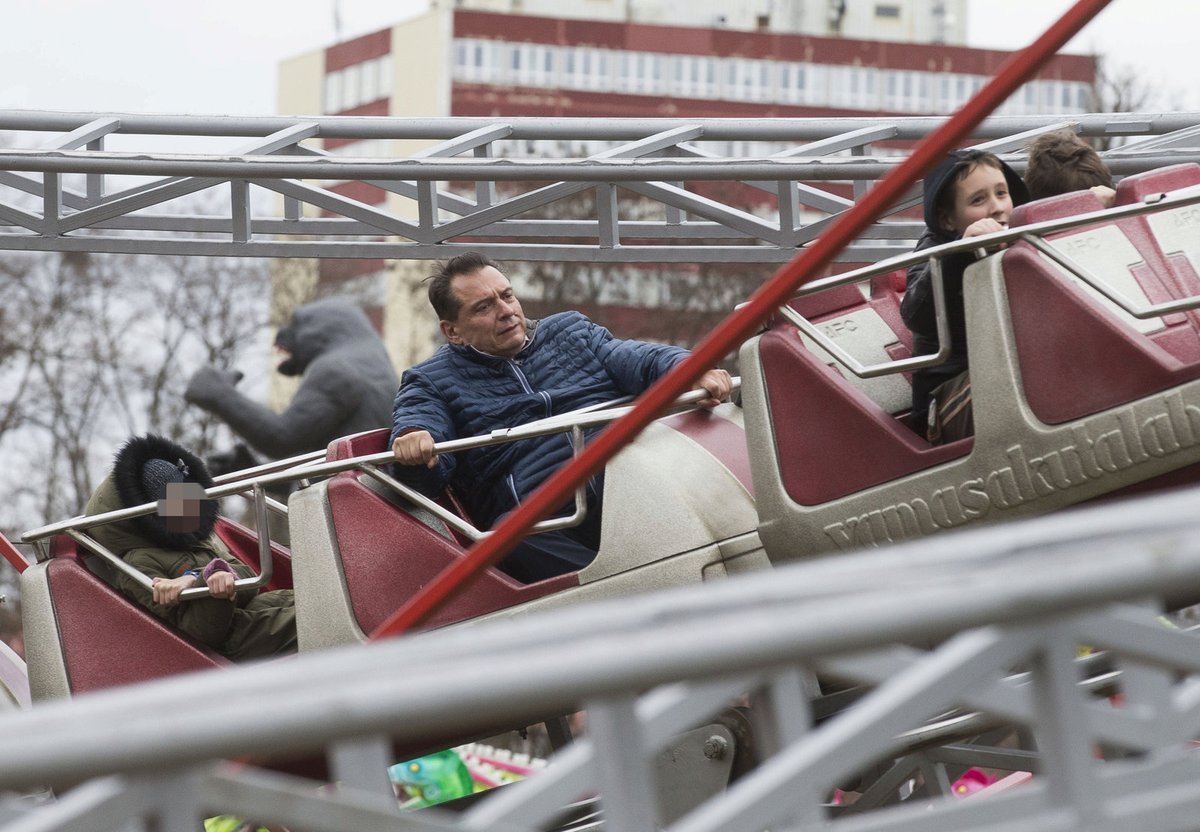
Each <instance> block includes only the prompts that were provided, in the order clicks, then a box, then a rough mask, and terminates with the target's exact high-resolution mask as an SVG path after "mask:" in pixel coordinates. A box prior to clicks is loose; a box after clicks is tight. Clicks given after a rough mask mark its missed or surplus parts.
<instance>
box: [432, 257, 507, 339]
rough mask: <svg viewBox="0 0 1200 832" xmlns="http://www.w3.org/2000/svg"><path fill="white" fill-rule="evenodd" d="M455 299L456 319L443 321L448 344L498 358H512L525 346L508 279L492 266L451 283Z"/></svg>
mask: <svg viewBox="0 0 1200 832" xmlns="http://www.w3.org/2000/svg"><path fill="white" fill-rule="evenodd" d="M450 289H451V291H453V292H454V296H455V297H456V298H458V301H459V307H458V317H457V318H455V320H453V321H442V322H441V327H442V334H443V335H445V336H446V340H447V341H449V342H450V343H451V344H460V345H465V346H470V347H474V348H475V349H477V350H479V351H480V352H486V353H487V354H488V355H495V356H499V357H500V358H512V357H513V356H515V355H516V354H517V353H519V352H520V351H521V348H522V347H523V346H525V315H524V314H523V313H522V312H521V303H520V301H518V300H517V298H516V295H514V294H513V290H512V286H511V285H510V284H509V282H508V278H507V277H505V276H504V275H503V274H501V273H500V272H499V270H497V269H495V268H493V267H492V266H484V267H483V268H482V269H479V270H478V271H474V272H471V273H470V274H460V275H458V276H457V277H455V278H454V279H453V280H451V281H450Z"/></svg>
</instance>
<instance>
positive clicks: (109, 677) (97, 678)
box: [46, 535, 229, 695]
mask: <svg viewBox="0 0 1200 832" xmlns="http://www.w3.org/2000/svg"><path fill="white" fill-rule="evenodd" d="M52 551H53V552H54V555H55V556H54V557H53V558H52V559H51V560H50V561H49V562H48V563H47V564H46V581H47V586H48V588H49V591H50V597H51V600H52V603H53V606H54V622H55V627H56V629H57V637H58V640H59V644H60V646H61V649H62V655H63V662H64V664H65V667H66V671H67V679H68V683H69V685H70V690H71V693H72V694H73V695H74V694H79V693H87V692H88V691H94V690H103V689H105V688H111V687H117V686H119V685H129V684H134V683H136V682H145V681H148V680H150V679H157V678H160V677H163V676H171V675H174V674H177V673H186V672H188V671H192V670H203V669H206V668H210V667H219V666H224V665H228V664H229V660H228V659H225V658H224V657H222V656H220V655H218V654H216V653H215V652H213V651H211V650H209V649H208V648H206V647H203V646H201V645H198V644H196V643H195V642H193V641H192V640H191V639H189V638H188V637H187V636H185V635H183V634H181V633H180V632H178V631H177V630H175V629H173V628H172V627H169V626H168V625H167V624H165V623H163V622H162V621H160V620H159V619H158V618H156V617H154V615H152V614H151V613H150V612H149V611H148V610H146V609H145V608H143V607H142V606H141V605H139V604H137V603H136V602H134V601H131V600H129V599H128V598H126V597H125V596H124V595H122V594H121V593H120V592H118V591H117V590H115V589H113V588H112V587H111V586H109V585H108V584H107V583H105V582H104V581H103V580H101V579H100V578H99V577H97V576H96V575H95V574H93V573H92V571H91V570H89V569H88V568H87V566H86V565H84V563H83V559H82V558H81V557H80V556H79V553H78V550H77V549H76V548H75V542H74V541H73V540H71V539H70V538H67V537H66V536H65V535H63V536H59V537H57V538H56V539H55V541H54V545H53V547H52Z"/></svg>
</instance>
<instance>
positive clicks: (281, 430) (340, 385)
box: [184, 298, 400, 470]
mask: <svg viewBox="0 0 1200 832" xmlns="http://www.w3.org/2000/svg"><path fill="white" fill-rule="evenodd" d="M275 347H276V349H278V350H280V351H281V352H282V353H283V354H284V358H283V360H282V361H281V362H280V364H279V367H278V369H279V372H281V373H283V374H284V375H289V376H299V375H303V376H304V380H303V381H302V382H301V383H300V389H299V390H297V391H296V395H295V396H294V397H293V398H292V401H291V403H290V404H289V405H288V407H287V409H286V410H284V411H283V412H282V413H276V412H274V411H273V410H271V409H270V408H268V407H266V406H264V405H261V404H259V403H258V402H255V401H252V400H251V399H249V398H247V397H246V396H244V395H242V394H241V393H239V392H238V391H237V390H236V389H234V385H235V384H237V382H238V380H239V379H240V378H241V374H240V373H237V372H232V371H227V370H220V369H217V368H215V367H202V368H201V369H200V370H197V371H196V373H195V375H193V376H192V378H191V380H190V381H189V382H188V386H187V390H186V391H185V393H184V398H185V399H187V400H188V401H189V402H191V403H192V404H194V405H197V406H198V407H201V408H203V409H205V410H207V411H210V412H211V413H215V414H216V415H217V416H219V417H220V418H221V419H222V420H223V421H224V422H225V423H226V424H228V425H229V427H230V428H232V429H233V431H234V432H235V433H237V434H238V435H240V436H241V437H242V438H243V439H245V440H246V442H248V443H249V444H250V446H251V447H252V448H254V449H255V450H256V451H258V452H259V453H262V454H265V455H266V456H268V457H271V458H273V459H283V458H285V457H290V456H297V455H299V454H303V453H307V452H309V451H316V450H320V449H321V448H324V447H325V446H326V445H328V444H329V443H330V442H331V441H332V440H334V439H336V438H338V437H339V436H346V435H348V434H352V433H359V432H360V431H365V430H373V429H375V428H382V427H387V426H389V425H391V422H392V402H393V400H394V399H395V396H396V389H397V388H398V387H399V385H400V382H399V379H397V377H396V371H395V370H394V369H393V368H392V363H391V361H390V360H389V359H388V356H387V352H386V350H384V347H383V341H382V340H380V338H379V335H378V334H377V333H376V332H375V328H374V327H373V326H372V325H371V322H370V320H368V319H367V316H366V314H365V313H364V312H363V311H362V309H360V308H359V307H358V306H356V305H354V304H353V303H350V302H349V301H346V300H341V299H338V298H333V299H328V300H320V301H317V302H315V303H309V304H305V305H304V306H300V307H297V309H296V311H295V312H294V313H293V314H292V320H291V323H290V324H288V325H287V326H285V327H283V328H282V329H280V330H279V332H278V334H276V336H275ZM237 464H242V463H237ZM231 470H232V469H231Z"/></svg>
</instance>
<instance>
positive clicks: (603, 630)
mask: <svg viewBox="0 0 1200 832" xmlns="http://www.w3.org/2000/svg"><path fill="white" fill-rule="evenodd" d="M1196 496H1197V492H1196V491H1194V490H1192V491H1187V492H1183V493H1179V494H1175V495H1171V496H1163V497H1157V498H1153V499H1150V500H1142V501H1138V502H1124V503H1119V504H1114V505H1110V506H1105V507H1101V508H1098V509H1092V510H1088V511H1082V512H1074V513H1069V514H1062V515H1055V516H1051V517H1047V518H1040V519H1038V520H1035V521H1030V522H1025V523H1020V524H1012V525H1008V526H1005V527H1004V528H1003V530H1002V533H999V532H998V531H997V530H995V529H981V530H976V531H974V532H970V533H963V534H953V535H950V534H947V535H944V536H940V537H938V538H934V539H930V540H924V541H921V542H920V543H918V544H914V545H906V546H903V547H896V548H893V549H889V550H886V551H877V552H872V553H867V554H862V555H853V556H843V557H839V558H836V559H829V560H826V561H814V562H809V563H805V564H801V565H798V566H793V567H787V568H782V569H777V570H774V571H772V572H771V573H770V574H765V573H764V574H759V575H752V576H745V577H742V578H737V579H730V580H729V581H726V582H722V583H719V584H715V585H711V586H705V587H702V588H689V589H687V590H684V591H675V592H671V593H669V594H659V595H654V596H644V597H635V598H626V599H621V600H619V601H617V602H614V603H606V604H597V605H590V606H586V607H579V608H575V609H569V610H562V611H558V612H554V613H550V614H546V615H543V616H538V617H535V618H530V619H525V620H509V621H504V622H499V623H493V624H491V625H489V626H488V627H486V628H474V627H472V628H453V629H451V630H447V631H442V632H435V633H428V634H424V635H418V636H414V637H411V638H408V639H404V640H399V641H391V642H384V643H378V644H374V645H371V646H368V647H365V648H364V647H355V648H348V649H343V650H337V651H330V652H326V653H319V654H310V655H304V656H301V657H299V658H298V659H296V660H294V661H286V662H272V663H267V664H262V665H258V666H254V667H243V668H237V669H232V670H228V671H219V672H211V673H207V674H203V675H196V676H191V677H187V678H173V679H167V680H162V681H159V682H154V683H150V684H146V685H142V686H139V687H137V688H127V689H123V690H119V691H111V692H102V693H99V694H92V695H88V696H84V697H79V698H77V699H74V700H71V701H64V702H59V703H49V702H47V703H42V704H40V705H39V706H38V707H37V708H36V709H34V710H32V711H28V712H9V713H7V714H4V715H2V716H0V737H3V738H4V748H5V753H4V754H3V755H2V756H0V792H3V791H6V790H16V789H23V788H29V787H31V786H37V785H52V786H56V787H59V788H61V789H62V791H61V793H60V797H59V799H58V800H57V801H55V802H54V803H48V804H45V805H41V806H38V805H34V804H31V803H30V802H29V801H28V800H23V799H18V798H14V797H6V798H3V799H0V822H2V823H3V824H4V825H3V828H4V829H6V830H13V832H18V830H32V829H38V830H71V829H87V830H89V832H105V830H118V829H127V828H130V827H129V825H128V824H130V823H131V822H134V823H141V824H145V823H149V824H151V825H152V828H165V829H188V828H196V824H197V823H198V818H200V817H203V816H205V815H206V814H209V815H211V814H216V813H218V812H229V813H235V814H238V815H240V816H242V817H253V818H256V819H258V820H259V821H260V822H264V823H272V824H283V825H285V826H287V827H289V828H294V829H298V830H299V829H303V830H330V832H333V831H334V830H339V832H340V831H341V830H346V829H355V830H361V832H370V831H371V830H397V829H408V830H447V829H458V830H535V829H544V828H546V827H547V825H548V824H552V823H553V821H554V819H555V818H556V817H558V816H559V815H560V814H561V813H562V812H563V810H564V807H567V806H569V805H571V804H572V803H574V802H575V801H577V800H579V799H580V798H581V796H586V795H595V796H598V808H599V810H600V811H601V812H602V813H603V818H604V823H605V825H606V827H607V828H610V829H618V830H643V829H654V828H667V829H670V830H676V831H677V832H709V830H712V832H717V830H721V832H743V831H744V832H755V831H756V830H761V829H765V828H769V829H806V830H811V829H826V830H844V832H866V830H877V832H902V831H903V832H908V830H913V832H916V830H921V832H930V830H952V829H964V828H970V829H994V830H1000V829H1054V830H1078V831H1079V832H1084V831H1085V830H1086V832H1096V830H1105V829H1112V830H1117V829H1129V828H1132V827H1133V826H1134V825H1135V824H1136V826H1137V828H1138V829H1140V830H1144V832H1153V831H1154V830H1172V829H1192V828H1195V820H1194V819H1195V816H1196V811H1197V809H1200V756H1197V752H1196V751H1195V749H1194V743H1193V742H1192V740H1193V738H1194V737H1195V736H1196V735H1197V733H1198V732H1200V681H1198V679H1200V676H1198V675H1197V674H1200V640H1198V639H1197V638H1196V637H1195V635H1193V634H1191V633H1189V632H1187V631H1184V630H1179V629H1174V628H1172V627H1169V626H1165V625H1164V624H1163V623H1162V622H1161V621H1160V620H1159V619H1158V617H1157V611H1158V609H1159V606H1160V605H1161V604H1162V603H1163V602H1164V600H1165V599H1167V598H1177V597H1178V596H1179V595H1180V593H1189V592H1190V593H1191V594H1192V595H1193V596H1194V594H1195V591H1196V590H1197V588H1200V523H1197V521H1196V519H1195V517H1196V514H1195V511H1194V504H1195V500H1196ZM917 645H926V646H924V647H921V646H917ZM1081 645H1087V646H1088V647H1089V649H1093V650H1097V649H1098V650H1103V651H1105V653H1104V654H1103V656H1104V659H1105V662H1106V669H1107V673H1106V676H1107V677H1108V680H1109V683H1108V687H1109V688H1110V689H1111V688H1112V687H1113V686H1114V684H1115V687H1116V689H1118V690H1119V691H1120V692H1121V693H1122V694H1123V698H1124V699H1123V702H1122V703H1121V704H1119V705H1114V704H1113V702H1112V701H1111V700H1110V699H1109V698H1107V696H1106V695H1105V693H1106V692H1111V690H1110V691H1101V690H1099V689H1097V687H1096V685H1095V684H1094V680H1090V681H1088V682H1087V683H1081V682H1082V680H1083V679H1084V678H1085V674H1084V673H1082V671H1081V665H1080V661H1079V660H1078V659H1077V655H1078V652H1079V649H1080V647H1081ZM1014 668H1016V669H1017V671H1018V672H1015V673H1014ZM818 676H820V677H822V678H830V677H833V678H838V679H842V680H848V681H852V682H855V683H859V684H862V685H865V686H867V687H868V688H869V689H870V692H869V693H867V694H866V695H865V696H864V697H862V698H861V699H859V700H858V701H857V704H856V705H855V706H854V707H852V708H849V709H845V710H840V711H837V712H835V713H833V715H831V716H828V717H827V718H825V719H823V720H822V721H819V722H818V721H817V720H816V719H815V718H814V717H815V716H816V714H815V711H814V708H813V707H812V680H813V679H814V678H816V677H818ZM1114 680H1115V682H1114ZM745 694H749V695H750V696H751V697H752V698H753V699H754V700H756V702H757V705H758V707H756V708H755V711H754V712H755V714H756V720H757V721H756V723H755V725H754V731H755V735H756V737H757V738H758V747H757V748H758V751H759V754H760V756H761V758H762V762H761V763H760V764H759V765H758V766H757V767H756V768H754V769H752V770H751V771H749V772H748V773H747V774H745V775H744V776H743V777H742V778H741V779H740V780H738V781H736V782H735V783H734V784H733V785H732V786H731V787H730V788H729V789H728V790H725V791H722V792H719V793H716V794H714V795H713V796H712V797H711V798H710V799H709V800H707V801H706V802H704V803H702V804H700V805H699V806H698V807H696V808H695V809H693V810H692V811H690V812H687V813H685V814H683V815H682V816H678V817H675V818H671V819H668V820H666V822H665V823H661V824H660V821H662V820H663V819H662V818H661V817H660V816H659V810H658V808H657V804H656V800H655V797H654V790H655V781H656V774H655V766H654V764H653V761H654V758H655V757H656V755H657V754H658V752H659V750H660V749H661V748H663V747H664V745H666V744H667V743H668V742H669V740H670V738H671V737H672V736H674V735H676V734H677V733H678V732H680V731H684V730H687V729H688V728H690V727H692V726H694V725H697V724H703V723H704V722H705V721H706V720H707V719H709V718H710V717H711V715H712V714H714V713H715V712H717V711H719V710H720V709H722V708H723V707H724V706H726V705H727V704H728V703H729V702H730V701H731V700H735V699H737V698H738V697H740V696H742V695H745ZM576 708H583V709H586V711H587V713H588V724H589V726H590V732H589V735H588V736H587V737H585V738H583V739H581V740H577V741H576V742H575V743H572V744H570V745H568V746H566V747H565V748H564V749H563V750H561V751H560V752H559V753H558V754H556V755H555V756H554V757H553V758H552V759H551V761H550V763H549V765H548V767H547V768H546V769H545V770H544V771H543V772H542V773H540V774H539V775H538V776H536V777H534V778H532V779H530V780H528V781H526V782H524V783H518V784H515V785H511V786H506V787H504V788H502V789H499V790H498V791H496V792H493V793H491V794H489V795H487V796H485V797H484V798H483V799H482V800H481V801H479V802H477V803H475V804H474V805H473V806H472V807H471V808H469V809H467V810H466V811H465V812H463V813H462V814H459V815H450V814H446V813H444V812H441V811H438V810H425V811H422V812H419V813H414V814H404V815H400V814H397V808H396V801H395V800H394V799H393V798H392V797H391V788H390V785H389V784H388V783H387V780H386V777H385V775H384V771H385V768H386V766H387V765H388V763H389V762H390V758H389V753H390V748H391V741H392V740H393V739H398V740H400V741H406V740H407V741H414V740H415V741H427V740H428V738H430V737H436V736H439V735H442V734H445V735H452V734H454V733H456V732H459V731H461V730H463V729H464V727H465V726H470V725H480V724H489V725H496V724H501V723H503V722H505V721H510V722H511V724H524V720H526V719H528V718H529V717H530V716H531V715H532V714H535V713H541V714H557V713H563V712H566V711H569V710H572V709H576ZM985 724H986V725H991V726H994V725H997V724H999V725H1011V726H1019V727H1020V728H1021V729H1022V730H1024V731H1026V732H1028V733H1029V734H1030V735H1032V737H1033V739H1034V741H1035V742H1036V749H1037V750H1036V753H1031V752H1030V751H1021V750H1016V749H1003V748H987V747H977V746H971V745H969V744H967V743H965V742H963V741H954V737H955V736H961V735H969V734H973V733H978V732H979V731H981V730H983V729H982V726H983V725H985ZM1100 749H1103V753H1102V754H1101V753H1099V750H1100ZM303 752H310V753H321V754H324V755H325V756H326V758H327V759H328V761H329V764H330V766H331V769H332V772H333V775H334V778H335V779H336V780H338V781H339V782H340V787H339V789H338V790H336V791H329V790H321V789H319V788H318V784H317V783H315V782H313V781H308V780H303V779H296V778H294V777H286V776H284V775H280V774H277V773H273V772H270V771H266V770H261V769H256V768H253V767H245V766H233V765H232V764H230V763H223V762H221V760H222V759H231V758H240V757H244V756H245V755H248V754H257V755H261V754H267V753H303ZM881 761H883V763H884V764H883V765H882V767H881V768H880V767H879V766H878V764H879V763H880V762H881ZM964 763H965V764H968V765H970V764H975V765H979V764H983V765H996V766H999V767H1002V768H1009V769H1020V770H1024V771H1027V772H1032V773H1033V778H1032V781H1030V782H1027V783H1025V784H1024V785H1022V786H1020V787H1019V788H1014V789H1012V790H1011V791H1008V792H1004V793H1001V794H998V795H984V796H978V797H975V798H971V799H968V800H964V801H959V800H956V799H955V798H953V797H951V796H950V795H949V794H947V793H946V787H947V785H948V781H947V779H946V774H945V767H946V766H951V765H954V764H959V765H962V764H964ZM872 765H875V766H876V771H877V772H878V773H877V775H876V777H875V779H874V781H873V782H874V784H875V785H873V786H872V787H871V788H868V789H866V791H865V793H864V795H863V798H862V800H860V801H859V802H858V803H856V804H854V805H853V806H850V807H845V806H843V807H835V806H831V805H829V803H828V797H829V795H830V794H831V792H832V790H833V789H834V787H835V786H837V785H838V784H839V783H841V782H843V781H844V780H845V778H846V777H847V776H849V775H852V774H854V773H855V772H856V771H860V770H862V769H863V768H864V767H871V766H872ZM905 783H908V784H909V785H910V787H911V792H912V793H911V795H910V796H909V798H908V799H907V800H903V801H902V802H901V803H900V804H899V805H896V804H895V799H894V797H893V798H892V799H891V800H889V795H894V793H895V792H896V791H897V789H898V787H899V786H901V785H902V784H905ZM900 791H905V790H904V789H900ZM889 804H890V805H889ZM156 822H157V824H159V825H154V824H155V823H156ZM137 828H143V827H141V826H138V827H137ZM576 828H590V827H588V826H586V825H583V826H578V827H576Z"/></svg>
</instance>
